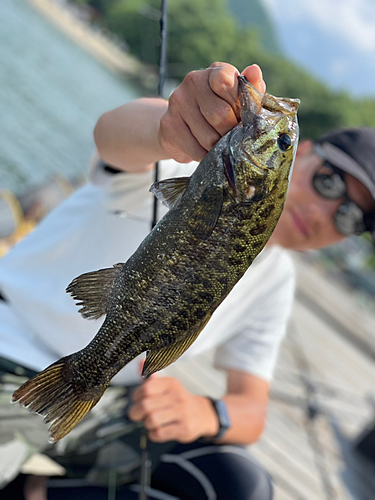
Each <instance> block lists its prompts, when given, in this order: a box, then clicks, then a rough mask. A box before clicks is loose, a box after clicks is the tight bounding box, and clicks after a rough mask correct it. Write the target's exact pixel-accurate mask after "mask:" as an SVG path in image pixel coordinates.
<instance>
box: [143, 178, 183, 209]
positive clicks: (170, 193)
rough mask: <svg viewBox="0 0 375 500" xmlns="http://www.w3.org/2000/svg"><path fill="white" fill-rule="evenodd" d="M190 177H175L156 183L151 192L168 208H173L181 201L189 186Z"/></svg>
mask: <svg viewBox="0 0 375 500" xmlns="http://www.w3.org/2000/svg"><path fill="white" fill-rule="evenodd" d="M189 180H190V177H175V178H173V179H165V180H163V181H157V182H154V184H153V185H152V186H151V187H150V191H151V193H152V194H153V195H155V196H156V198H157V199H158V200H160V201H161V202H162V203H164V205H165V206H166V207H168V208H173V207H175V206H176V205H177V203H178V202H179V201H180V199H181V197H182V195H183V194H184V192H185V189H186V188H187V186H188V184H189Z"/></svg>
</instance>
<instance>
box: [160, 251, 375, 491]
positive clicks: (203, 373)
mask: <svg viewBox="0 0 375 500" xmlns="http://www.w3.org/2000/svg"><path fill="white" fill-rule="evenodd" d="M296 264H297V271H298V272H297V277H298V280H297V283H298V288H297V294H296V301H295V305H294V308H293V312H292V317H291V320H290V325H289V329H288V334H287V336H286V338H285V340H284V342H283V344H282V346H281V350H280V355H279V358H278V363H277V367H276V371H275V378H274V382H273V385H272V391H271V399H270V404H269V410H268V421H267V427H266V430H265V432H264V434H263V436H262V438H261V439H260V440H259V442H257V443H256V444H254V445H253V446H251V447H250V451H251V453H252V454H253V456H255V457H256V458H257V459H258V460H259V461H260V462H261V463H262V464H263V465H264V466H265V467H266V468H267V469H268V470H269V472H270V473H271V475H272V477H273V480H274V484H275V500H374V499H375V463H372V462H370V461H369V460H366V459H364V458H363V457H362V456H361V455H360V454H359V453H358V452H357V451H356V450H355V441H356V438H357V436H358V435H359V433H360V431H361V430H362V429H363V428H364V427H365V425H366V424H368V423H369V422H370V421H371V420H373V418H374V417H375V364H374V361H373V360H374V345H375V315H374V316H372V315H370V314H368V313H366V311H364V310H362V309H361V308H360V307H359V306H358V305H356V304H355V302H354V301H353V298H352V296H351V295H350V294H348V292H345V291H344V290H343V289H342V287H339V286H337V285H335V284H334V283H331V282H330V281H329V280H327V278H325V277H324V276H323V275H321V274H320V273H319V271H318V270H316V269H315V270H314V269H313V270H312V269H311V268H310V266H309V265H306V263H304V261H303V260H302V259H301V258H299V257H297V256H296ZM192 365H193V366H192ZM192 368H193V369H192ZM166 372H167V373H168V374H169V375H173V376H176V377H177V378H179V379H180V380H181V381H182V382H183V383H184V385H185V386H186V387H187V388H188V389H189V390H191V391H194V392H195V393H198V394H210V395H212V396H220V394H223V392H224V390H225V377H224V376H223V374H222V373H220V372H217V371H216V370H214V369H213V368H212V366H211V364H210V356H209V355H206V356H200V357H197V358H196V359H194V361H192V362H189V363H186V365H183V366H179V367H178V366H173V365H172V366H171V367H169V368H168V369H167V370H166Z"/></svg>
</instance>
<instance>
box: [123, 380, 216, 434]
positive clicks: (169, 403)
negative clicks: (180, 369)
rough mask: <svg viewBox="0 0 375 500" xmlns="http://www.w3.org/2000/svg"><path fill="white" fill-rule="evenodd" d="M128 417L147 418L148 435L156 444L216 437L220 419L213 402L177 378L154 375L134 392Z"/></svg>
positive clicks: (134, 418) (135, 418) (144, 420)
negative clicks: (188, 387) (187, 388)
mask: <svg viewBox="0 0 375 500" xmlns="http://www.w3.org/2000/svg"><path fill="white" fill-rule="evenodd" d="M133 401H134V404H133V406H131V408H130V410H129V413H128V416H129V418H130V419H131V420H134V421H136V422H138V421H141V420H143V422H144V426H145V428H146V429H147V431H148V432H147V435H148V437H149V439H150V440H151V441H154V442H155V443H164V442H167V441H178V442H179V443H190V442H192V441H195V440H196V439H198V438H200V437H202V436H205V437H211V436H215V435H216V434H217V433H218V431H219V422H218V418H217V415H216V412H215V411H214V409H213V406H212V404H211V402H210V401H209V400H208V399H207V398H205V397H202V396H195V395H193V394H190V393H189V392H188V391H187V390H186V389H185V388H184V387H183V386H182V385H181V384H180V382H178V381H177V380H176V379H174V378H171V377H151V378H149V379H147V380H146V381H145V382H144V383H143V384H142V385H141V386H140V387H138V388H137V389H136V390H135V391H134V393H133Z"/></svg>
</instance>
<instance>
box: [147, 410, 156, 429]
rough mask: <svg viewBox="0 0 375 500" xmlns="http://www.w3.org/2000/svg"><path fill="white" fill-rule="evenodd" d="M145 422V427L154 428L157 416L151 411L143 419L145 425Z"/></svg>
mask: <svg viewBox="0 0 375 500" xmlns="http://www.w3.org/2000/svg"><path fill="white" fill-rule="evenodd" d="M146 424H147V429H155V428H156V427H157V418H156V417H155V414H153V413H151V415H149V416H148V417H147V418H146V420H145V425H146Z"/></svg>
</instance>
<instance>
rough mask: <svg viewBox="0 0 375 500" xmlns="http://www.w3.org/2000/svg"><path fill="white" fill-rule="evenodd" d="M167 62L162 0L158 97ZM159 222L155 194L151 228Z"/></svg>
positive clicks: (157, 167) (165, 13) (157, 171)
mask: <svg viewBox="0 0 375 500" xmlns="http://www.w3.org/2000/svg"><path fill="white" fill-rule="evenodd" d="M166 62H167V0H161V15H160V55H159V83H158V97H163V89H164V82H165V74H166ZM158 180H159V162H158V161H157V162H156V163H155V182H157V181H158ZM157 222H158V199H157V198H156V196H154V206H153V213H152V222H151V229H153V228H154V227H155V226H156V224H157Z"/></svg>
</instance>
